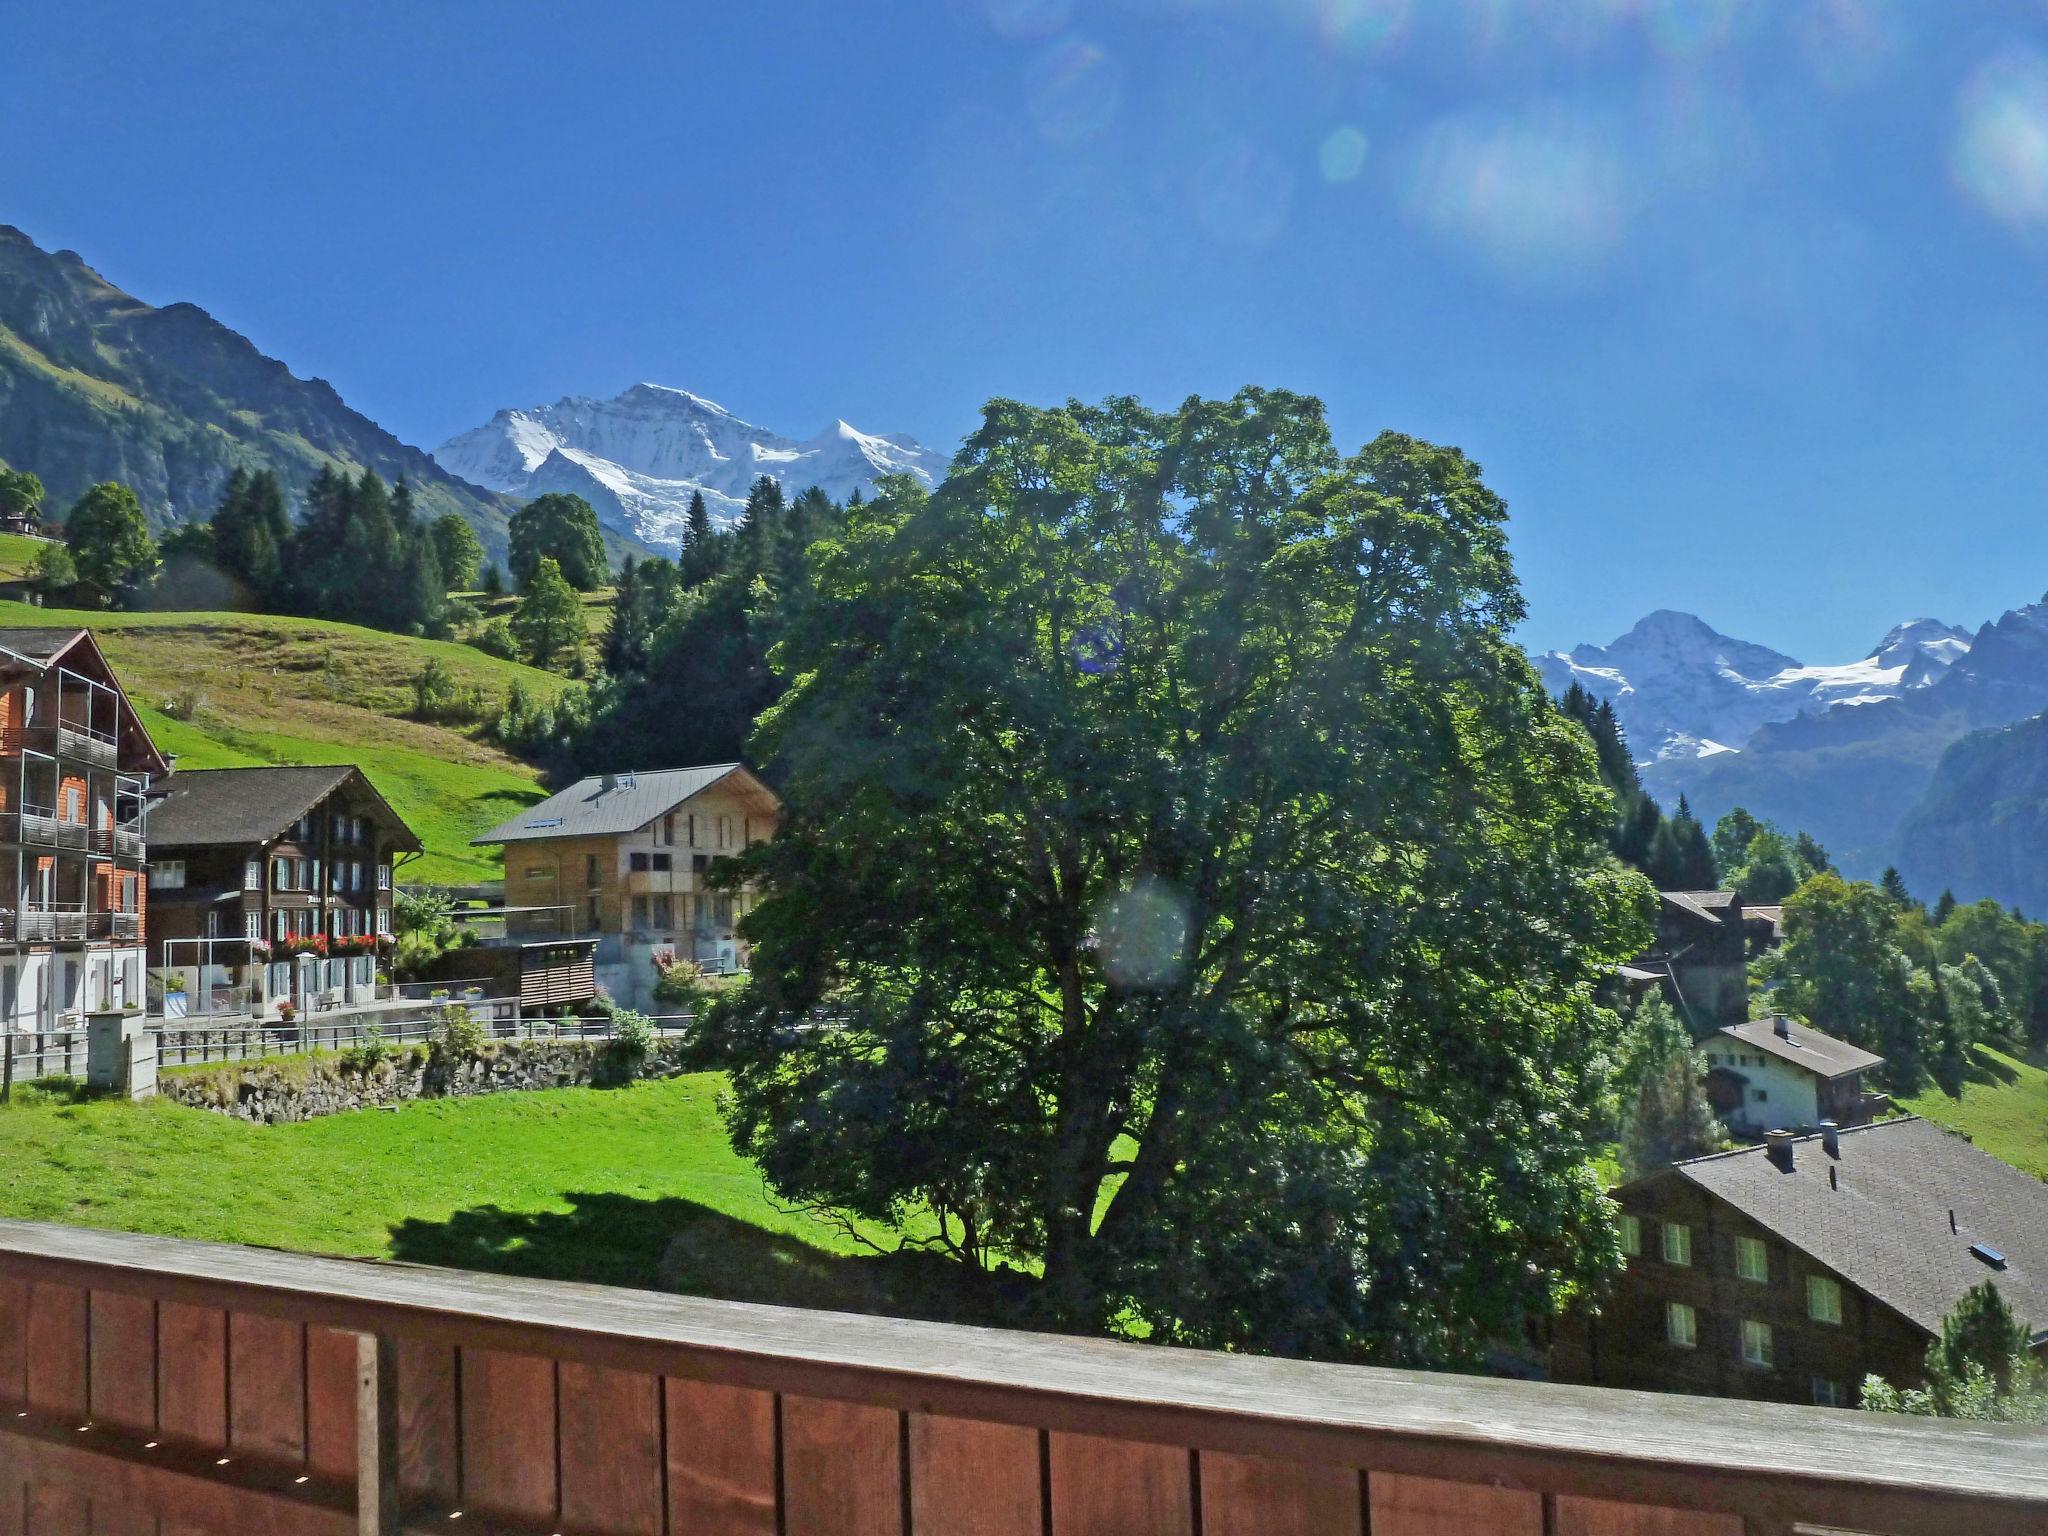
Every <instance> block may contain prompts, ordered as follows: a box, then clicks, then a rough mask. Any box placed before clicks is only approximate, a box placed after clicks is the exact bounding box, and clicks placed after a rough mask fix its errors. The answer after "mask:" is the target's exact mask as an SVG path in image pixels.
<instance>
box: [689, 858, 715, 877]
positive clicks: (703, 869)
mask: <svg viewBox="0 0 2048 1536" xmlns="http://www.w3.org/2000/svg"><path fill="white" fill-rule="evenodd" d="M690 873H691V874H693V875H699V876H702V875H708V874H710V873H711V855H710V854H708V853H693V854H691V855H690Z"/></svg>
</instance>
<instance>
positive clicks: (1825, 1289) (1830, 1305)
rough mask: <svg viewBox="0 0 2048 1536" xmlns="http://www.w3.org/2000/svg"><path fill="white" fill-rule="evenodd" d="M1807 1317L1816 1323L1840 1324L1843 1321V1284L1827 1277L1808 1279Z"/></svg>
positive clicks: (1812, 1276) (1808, 1277)
mask: <svg viewBox="0 0 2048 1536" xmlns="http://www.w3.org/2000/svg"><path fill="white" fill-rule="evenodd" d="M1806 1315H1807V1316H1808V1317H1810V1318H1812V1319H1813V1320H1814V1321H1815V1322H1816V1323H1839V1322H1841V1320H1842V1287H1841V1283H1840V1282H1839V1281H1836V1280H1832V1279H1830V1278H1829V1277H1828V1276H1826V1275H1808V1276H1807V1277H1806Z"/></svg>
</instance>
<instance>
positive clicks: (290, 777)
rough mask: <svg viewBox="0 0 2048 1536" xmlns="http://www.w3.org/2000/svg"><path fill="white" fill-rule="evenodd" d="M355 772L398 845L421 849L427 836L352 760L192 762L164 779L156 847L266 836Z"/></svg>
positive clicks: (153, 826)
mask: <svg viewBox="0 0 2048 1536" xmlns="http://www.w3.org/2000/svg"><path fill="white" fill-rule="evenodd" d="M351 778H353V779H356V780H358V781H359V787H360V788H361V789H363V790H365V791H367V792H368V794H369V797H370V799H371V800H372V801H373V802H374V807H373V808H374V809H377V810H380V811H381V819H383V820H384V821H385V822H386V823H387V825H388V828H389V829H390V830H391V831H392V832H393V834H394V836H393V842H394V844H395V845H396V846H397V847H399V848H401V849H404V850H407V851H409V852H415V853H416V852H418V851H419V847H420V840H419V839H418V838H417V837H415V836H414V835H413V832H412V829H411V828H410V827H408V826H407V825H406V824H405V822H404V821H403V820H402V819H401V818H400V817H399V815H398V813H397V812H396V811H394V810H392V809H391V807H390V805H389V804H387V803H386V801H385V799H384V797H383V796H382V795H380V794H378V793H377V787H376V786H375V785H374V784H372V783H371V782H370V781H369V779H368V778H367V777H365V776H364V774H363V772H362V770H361V769H359V768H357V767H356V766H355V765H354V764H352V763H334V764H327V765H299V764H278V765H272V766H268V767H260V768H187V769H185V770H183V771H182V772H179V773H174V774H172V775H171V776H170V778H168V779H166V780H165V781H164V785H163V794H162V796H161V798H158V799H154V800H152V801H150V804H149V846H150V849H151V851H152V852H155V851H158V850H161V851H163V852H170V851H171V850H174V849H177V848H206V847H220V846H224V845H239V844H248V843H267V842H269V841H270V840H271V839H272V838H274V837H276V836H277V835H278V834H279V833H280V832H282V831H284V829H285V828H287V827H289V826H290V825H291V824H292V823H293V822H295V821H297V820H298V819H299V818H300V817H301V816H303V815H305V814H306V813H307V812H308V811H310V810H312V809H313V807H314V806H316V805H318V804H319V803H320V802H321V801H322V800H325V799H326V798H327V797H328V796H329V795H331V794H333V793H334V791H335V790H337V789H340V788H341V787H342V786H343V785H344V784H345V783H347V782H348V781H349V780H350V779H351Z"/></svg>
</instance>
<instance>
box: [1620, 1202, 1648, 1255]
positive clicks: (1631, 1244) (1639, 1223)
mask: <svg viewBox="0 0 2048 1536" xmlns="http://www.w3.org/2000/svg"><path fill="white" fill-rule="evenodd" d="M1620 1225H1621V1251H1622V1252H1623V1253H1625V1254H1627V1255H1628V1256H1629V1257H1630V1258H1632V1259H1639V1258H1641V1257H1642V1256H1643V1218H1642V1217H1640V1216H1631V1215H1630V1214H1629V1213H1628V1212H1626V1211H1624V1212H1622V1215H1621V1223H1620Z"/></svg>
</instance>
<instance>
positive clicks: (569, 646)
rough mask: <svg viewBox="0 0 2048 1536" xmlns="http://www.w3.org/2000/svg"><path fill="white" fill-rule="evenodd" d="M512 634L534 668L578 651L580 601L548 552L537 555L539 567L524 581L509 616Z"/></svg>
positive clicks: (580, 635) (579, 647)
mask: <svg viewBox="0 0 2048 1536" xmlns="http://www.w3.org/2000/svg"><path fill="white" fill-rule="evenodd" d="M512 633H513V634H514V635H516V636H518V638H519V643H520V644H521V645H523V646H525V647H526V655H527V659H528V660H529V661H531V662H532V663H533V664H534V665H535V666H537V667H551V666H553V665H555V663H556V662H557V660H559V659H560V658H561V657H562V656H564V655H565V654H578V655H580V654H581V652H582V648H583V604H582V602H581V601H580V600H579V599H578V598H577V596H576V589H575V588H574V587H572V586H570V585H569V582H568V580H567V578H565V577H564V576H563V575H562V568H561V567H560V566H559V565H557V564H556V563H555V559H554V557H553V556H552V555H543V556H542V557H541V562H540V569H539V570H537V571H535V572H534V573H533V577H532V579H531V580H530V581H528V582H527V584H526V596H524V597H523V598H521V599H520V600H519V607H518V609H517V610H516V611H515V612H514V613H513V615H512Z"/></svg>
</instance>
